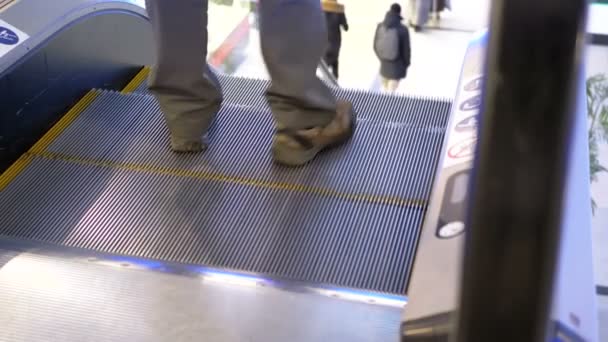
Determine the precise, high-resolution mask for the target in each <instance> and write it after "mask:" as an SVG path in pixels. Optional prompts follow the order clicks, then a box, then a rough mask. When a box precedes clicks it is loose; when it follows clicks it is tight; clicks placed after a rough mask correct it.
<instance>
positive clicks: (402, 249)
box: [0, 78, 449, 294]
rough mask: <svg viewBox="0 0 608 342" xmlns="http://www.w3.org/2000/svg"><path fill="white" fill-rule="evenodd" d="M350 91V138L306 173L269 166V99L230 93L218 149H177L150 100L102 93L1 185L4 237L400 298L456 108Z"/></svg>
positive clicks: (216, 136)
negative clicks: (262, 101)
mask: <svg viewBox="0 0 608 342" xmlns="http://www.w3.org/2000/svg"><path fill="white" fill-rule="evenodd" d="M223 82H224V83H226V82H230V81H227V79H226V78H223ZM234 87H237V86H234ZM226 88H229V87H225V90H226ZM235 89H236V88H234V89H232V90H228V92H230V93H234V92H235ZM243 89H246V88H240V92H243V93H244V91H243ZM343 92H344V93H345V94H348V96H350V98H353V99H356V101H355V107H356V109H357V111H358V112H359V114H360V116H359V117H360V120H359V125H358V130H357V133H356V135H355V137H354V139H353V141H352V142H351V143H350V144H347V145H345V146H343V147H341V148H338V149H336V150H333V151H330V152H328V153H326V154H324V155H321V156H320V157H319V158H318V159H317V160H316V161H315V162H314V163H311V164H310V165H309V166H306V167H303V168H298V169H285V168H281V167H278V166H274V165H273V164H272V163H271V161H270V157H269V154H268V148H269V146H268V145H269V139H270V134H271V117H270V113H269V112H268V111H267V110H266V109H265V108H264V107H263V106H258V107H251V105H252V104H249V105H250V106H244V105H243V104H242V103H241V104H239V103H237V104H233V103H230V102H229V101H227V102H226V104H225V105H224V108H223V109H222V111H221V112H220V113H219V115H218V117H217V120H216V123H215V125H214V127H213V130H212V132H211V137H210V138H211V147H210V149H209V150H208V151H207V152H205V153H204V154H199V155H176V154H173V153H171V152H170V151H169V149H168V146H167V145H168V144H167V141H166V140H167V132H166V129H165V126H164V123H163V120H162V116H161V114H160V111H159V109H158V105H157V103H156V101H155V100H154V99H153V98H152V97H150V96H146V95H142V94H131V95H123V94H118V93H114V92H99V94H98V97H97V99H96V100H95V101H94V102H93V103H92V104H91V105H90V106H89V107H88V108H87V109H86V110H85V111H84V112H83V113H82V114H81V115H80V116H79V117H78V118H77V119H76V120H75V121H74V122H73V123H72V124H71V125H70V126H69V127H68V128H67V129H66V130H65V131H64V132H63V133H62V134H61V135H60V136H59V137H58V138H57V139H55V140H54V142H53V143H52V144H51V145H50V146H49V147H48V148H47V149H46V151H44V152H40V153H36V154H31V155H30V156H29V158H31V163H30V164H29V166H28V167H27V168H26V169H25V170H24V171H22V172H21V173H20V174H19V175H18V176H17V177H16V178H15V179H14V180H13V181H12V182H11V183H10V184H9V185H8V186H7V187H6V188H5V189H4V190H3V191H1V192H0V211H1V212H2V213H3V214H2V216H0V229H1V230H0V234H3V235H6V236H12V237H20V238H27V239H34V240H39V241H44V242H49V243H53V244H60V245H66V246H72V247H79V248H88V249H93V250H96V251H102V252H109V253H118V254H125V255H133V256H139V257H145V258H153V259H163V260H169V261H176V262H184V263H194V264H204V265H208V266H214V267H220V268H227V269H233V270H239V271H243V272H252V273H259V274H267V275H270V276H274V277H283V278H289V279H295V280H300V281H305V282H310V283H324V284H333V285H337V286H342V287H351V288H359V289H366V290H373V291H381V292H389V293H396V294H402V293H403V292H404V290H405V287H406V284H407V281H408V276H409V272H410V268H411V265H412V262H413V256H414V251H415V246H416V242H417V237H418V231H419V228H420V225H421V223H422V220H423V216H424V213H425V209H426V200H427V199H428V196H429V193H430V187H431V182H432V180H433V177H434V172H435V168H436V164H437V160H438V157H439V150H440V147H441V144H442V140H443V135H444V130H445V125H446V123H447V118H448V114H449V104H447V102H445V103H444V102H441V101H433V100H427V99H418V100H412V99H408V98H392V97H387V98H386V99H385V98H382V97H379V96H376V95H369V94H366V93H357V92H346V91H343ZM374 96H375V97H374ZM370 99H376V100H373V101H372V100H370ZM357 101H358V102H357ZM374 101H380V102H374ZM382 101H387V102H382ZM408 101H409V102H408ZM416 101H426V102H425V103H426V104H425V106H427V107H426V109H425V108H419V107H416V105H420V103H422V102H416ZM370 103H375V104H374V105H371V104H370ZM403 103H409V105H410V107H406V108H408V109H407V111H405V112H404V111H401V114H399V115H397V114H394V115H393V114H391V115H385V116H383V114H382V111H381V110H380V109H378V108H375V107H377V106H384V108H393V109H394V110H395V113H397V111H398V108H399V107H400V106H401V105H402V104H403ZM368 107H370V108H371V107H374V108H375V109H374V110H370V111H367V110H366V109H365V108H368ZM425 111H428V112H425ZM386 113H388V112H386ZM386 113H385V114H386Z"/></svg>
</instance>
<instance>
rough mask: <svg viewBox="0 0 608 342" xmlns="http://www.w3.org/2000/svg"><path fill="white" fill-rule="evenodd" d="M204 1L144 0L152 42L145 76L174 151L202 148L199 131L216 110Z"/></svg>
mask: <svg viewBox="0 0 608 342" xmlns="http://www.w3.org/2000/svg"><path fill="white" fill-rule="evenodd" d="M207 6H208V4H207V0H146V8H147V10H148V13H149V16H150V20H151V22H152V26H153V31H154V38H155V41H156V55H157V60H156V65H155V66H154V68H153V69H152V72H151V74H150V79H149V88H150V91H151V92H152V93H153V94H154V95H155V96H156V98H157V99H158V102H159V103H160V107H161V109H162V111H163V113H164V115H165V120H166V122H167V125H168V127H169V132H170V134H171V147H172V149H173V150H174V151H176V152H197V151H201V150H202V149H204V148H205V147H206V145H205V143H204V142H203V141H202V139H203V135H204V134H205V133H206V132H207V130H208V129H209V126H210V125H211V123H212V121H213V118H214V116H215V114H216V113H217V111H218V110H219V109H220V105H221V102H222V95H221V89H220V85H219V82H218V81H217V79H216V78H215V76H214V75H213V74H212V72H211V70H210V69H209V67H208V66H207V62H206V59H207Z"/></svg>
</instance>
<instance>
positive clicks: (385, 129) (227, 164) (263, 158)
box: [48, 92, 443, 202]
mask: <svg viewBox="0 0 608 342" xmlns="http://www.w3.org/2000/svg"><path fill="white" fill-rule="evenodd" d="M437 121H439V118H438V119H437ZM434 124H435V125H439V123H434ZM271 133H272V121H271V115H270V114H269V113H268V112H266V111H263V110H260V109H252V108H247V107H242V106H232V105H225V106H224V107H223V109H222V110H221V111H220V113H219V115H218V117H217V119H216V122H215V125H214V126H213V129H212V130H211V131H210V140H211V145H210V148H209V149H208V150H207V151H206V152H205V153H204V154H201V155H198V156H196V157H192V158H184V157H183V156H182V155H177V154H175V153H172V152H171V151H170V150H169V149H168V148H167V137H168V132H167V129H166V127H165V124H164V122H163V118H162V114H161V112H160V110H159V108H158V105H157V102H156V101H155V100H154V98H152V97H150V96H141V95H129V96H127V95H122V94H119V93H113V92H103V93H100V95H99V97H98V98H97V100H96V101H95V102H93V104H92V105H91V106H90V107H89V108H88V109H87V110H85V111H84V112H83V113H82V114H80V116H79V117H78V118H77V119H76V120H75V121H74V122H73V123H72V125H70V127H68V128H67V129H66V130H65V131H64V133H63V134H62V135H61V136H60V137H58V138H57V139H56V140H55V141H54V142H53V143H52V144H51V145H50V146H49V147H48V151H49V152H53V153H60V154H63V155H70V156H78V157H82V158H86V159H95V160H99V159H103V160H109V161H113V162H121V163H135V164H144V165H156V166H162V167H170V168H178V169H184V170H192V171H198V172H211V173H217V174H221V175H229V176H231V177H233V178H245V179H255V180H256V181H259V182H266V183H267V182H272V183H273V184H284V183H290V184H291V183H296V184H300V185H301V186H304V187H307V188H313V189H317V192H322V191H324V189H330V190H328V191H333V192H337V193H340V194H343V193H348V194H354V195H365V196H367V197H377V198H381V199H387V201H389V199H392V198H396V199H401V200H402V201H409V200H411V201H413V202H424V199H425V198H427V197H428V196H429V191H430V185H431V181H432V179H433V178H432V176H433V171H434V169H435V165H436V158H437V152H438V150H439V149H440V147H441V143H442V138H443V130H437V129H431V128H412V127H411V126H405V125H400V124H390V123H374V122H366V121H363V122H361V123H360V124H359V125H358V130H357V134H355V136H354V139H353V141H352V142H351V143H350V144H348V145H346V146H344V147H343V148H340V149H335V150H332V151H328V153H324V154H322V155H320V156H319V157H318V158H317V159H316V161H315V162H314V163H311V164H310V165H308V166H307V167H306V168H304V169H301V170H297V171H295V170H291V169H287V168H277V167H275V166H274V165H273V164H272V162H271V160H270V154H269V149H270V139H271ZM109 137H111V138H109ZM354 195H353V196H354Z"/></svg>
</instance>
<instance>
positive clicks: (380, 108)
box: [135, 74, 451, 127]
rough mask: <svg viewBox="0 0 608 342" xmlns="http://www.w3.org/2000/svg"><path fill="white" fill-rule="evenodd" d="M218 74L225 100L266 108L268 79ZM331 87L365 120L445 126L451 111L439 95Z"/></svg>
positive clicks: (145, 87)
mask: <svg viewBox="0 0 608 342" xmlns="http://www.w3.org/2000/svg"><path fill="white" fill-rule="evenodd" d="M217 77H218V79H219V81H220V85H221V87H222V91H223V93H224V101H225V103H228V104H238V105H243V106H250V107H255V108H260V109H265V110H267V109H268V104H267V102H266V98H265V97H264V93H265V91H266V89H267V88H268V86H270V81H268V80H260V79H251V78H244V77H233V76H227V75H222V74H220V75H218V76H217ZM244 89H246V90H247V91H243V90H244ZM332 91H333V92H334V94H335V95H336V96H337V97H338V98H343V99H347V100H350V101H352V102H353V104H354V106H355V107H356V108H357V109H358V111H359V114H360V119H365V120H373V121H382V122H385V121H390V122H402V123H408V124H412V125H417V126H420V127H429V126H433V125H435V124H437V122H439V126H438V127H445V125H447V121H442V120H447V118H448V115H446V113H449V112H450V107H451V102H450V101H448V100H446V99H442V98H429V97H420V96H402V95H391V94H381V93H370V92H367V91H363V90H349V89H343V88H332ZM135 93H139V94H149V92H148V84H147V82H146V81H144V82H142V83H141V84H140V85H139V87H137V89H136V90H135ZM438 120H439V121H438Z"/></svg>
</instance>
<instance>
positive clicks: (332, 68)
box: [331, 59, 338, 80]
mask: <svg viewBox="0 0 608 342" xmlns="http://www.w3.org/2000/svg"><path fill="white" fill-rule="evenodd" d="M331 71H332V72H333V74H334V77H335V78H336V80H337V79H338V60H337V59H336V60H335V61H334V64H333V65H332V66H331Z"/></svg>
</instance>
